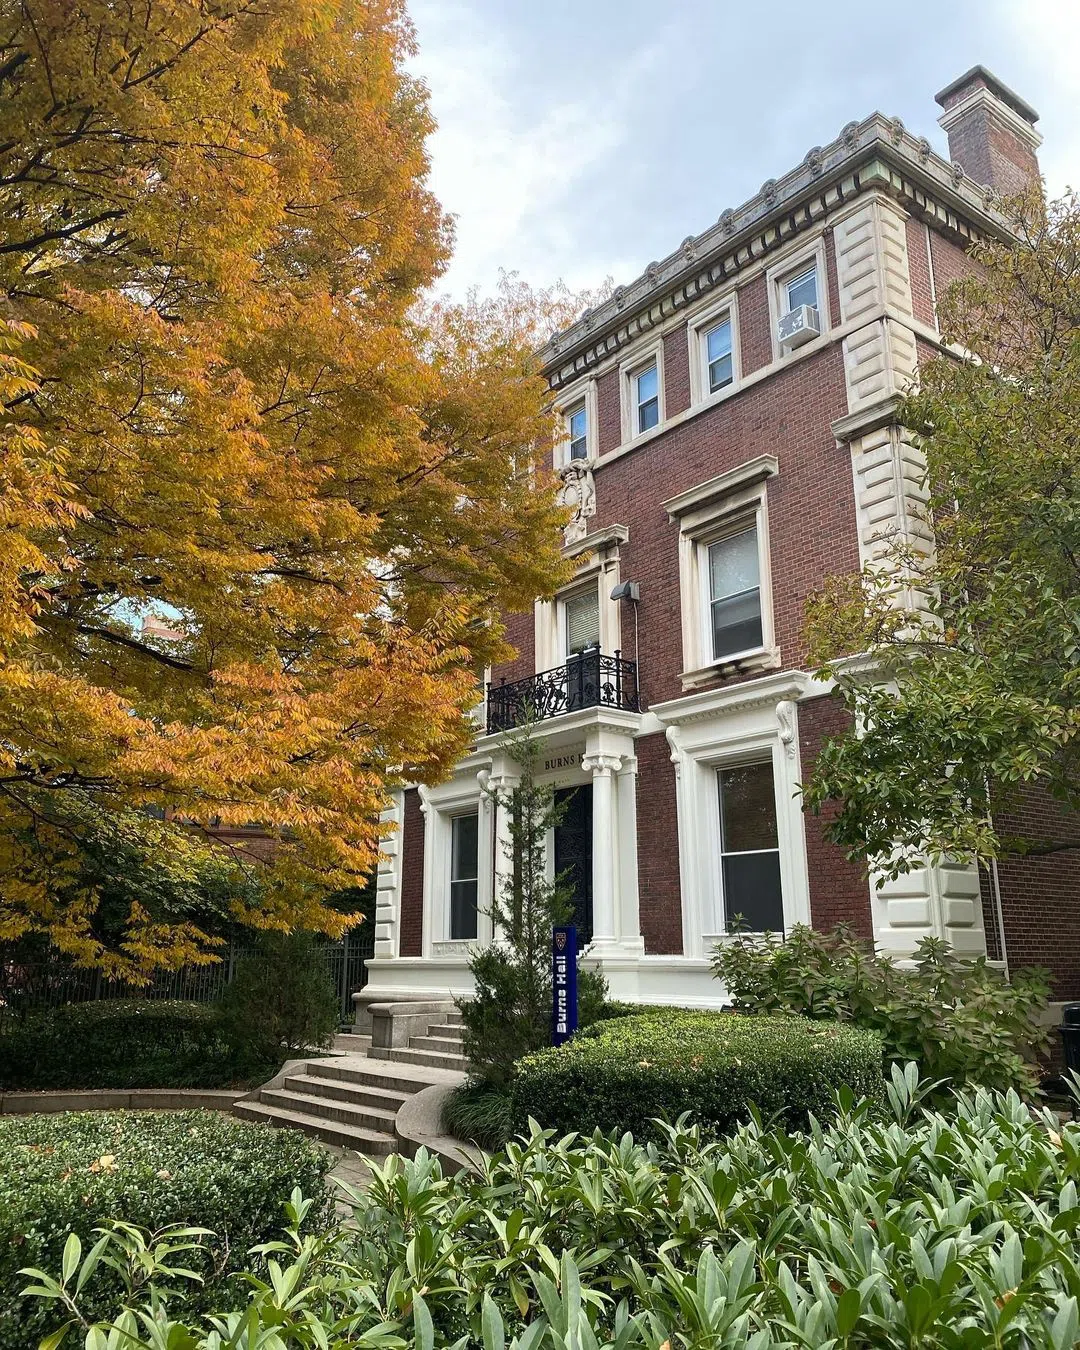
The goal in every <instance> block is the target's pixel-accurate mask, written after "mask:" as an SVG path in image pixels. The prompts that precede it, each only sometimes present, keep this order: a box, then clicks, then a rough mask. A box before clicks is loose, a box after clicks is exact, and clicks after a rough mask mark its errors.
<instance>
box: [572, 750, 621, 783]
mask: <svg viewBox="0 0 1080 1350" xmlns="http://www.w3.org/2000/svg"><path fill="white" fill-rule="evenodd" d="M625 759H626V756H625V755H607V754H603V753H599V754H595V755H585V756H583V757H582V760H581V767H582V769H583V770H584V771H585V773H591V774H592V775H593V777H594V778H595V777H597V776H598V775H600V774H612V773H618V772H619V770H620V768H621V767H622V765H623V761H624V760H625Z"/></svg>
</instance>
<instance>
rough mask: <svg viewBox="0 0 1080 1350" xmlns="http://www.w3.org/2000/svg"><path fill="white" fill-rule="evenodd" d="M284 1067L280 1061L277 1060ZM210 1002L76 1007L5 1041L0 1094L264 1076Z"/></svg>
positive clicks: (14, 1030)
mask: <svg viewBox="0 0 1080 1350" xmlns="http://www.w3.org/2000/svg"><path fill="white" fill-rule="evenodd" d="M278 1062H280V1059H279V1061H278ZM272 1067H273V1066H272V1065H267V1064H265V1063H263V1064H255V1063H253V1062H252V1061H251V1059H250V1057H249V1056H247V1054H246V1052H244V1051H242V1050H241V1049H240V1048H238V1047H237V1046H236V1045H235V1044H234V1043H233V1042H232V1040H231V1039H230V1037H229V1036H228V1034H227V1032H226V1029H225V1027H224V1026H223V1023H222V1020H221V1017H220V1014H219V1012H218V1009H217V1008H216V1007H214V1006H213V1005H212V1004H202V1003H181V1002H174V1001H171V1000H166V999H161V1000H154V999H115V1000H107V1001H105V1002H101V1003H71V1004H67V1005H66V1006H64V1007H61V1008H55V1009H53V1010H52V1011H50V1012H47V1013H43V1014H39V1015H37V1016H34V1017H30V1018H28V1019H27V1020H26V1021H25V1022H13V1023H8V1024H7V1025H5V1028H4V1031H3V1034H2V1035H0V1090H3V1091H5V1092H13V1091H19V1090H23V1089H32V1088H37V1089H47V1088H53V1089H66V1088H71V1089H80V1088H118V1089H123V1088H150V1087H177V1088H180V1087H220V1086H222V1085H224V1084H228V1083H234V1082H237V1081H242V1080H243V1079H244V1078H245V1077H256V1078H258V1077H259V1076H260V1074H261V1075H262V1076H265V1074H266V1072H267V1070H268V1069H269V1068H272Z"/></svg>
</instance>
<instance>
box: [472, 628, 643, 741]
mask: <svg viewBox="0 0 1080 1350" xmlns="http://www.w3.org/2000/svg"><path fill="white" fill-rule="evenodd" d="M640 707H641V705H640V700H639V698H638V682H637V662H636V661H627V660H625V659H624V658H623V657H622V656H621V655H620V653H619V652H616V653H615V655H614V656H605V655H604V654H603V653H602V652H601V651H600V649H599V647H590V648H588V649H587V650H586V651H583V652H578V653H575V655H573V656H570V657H567V659H566V661H565V663H564V664H563V665H561V666H556V667H555V668H554V669H553V670H543V671H540V673H539V674H537V675H530V676H529V677H528V678H527V679H524V680H514V681H513V682H512V683H510V684H507V682H506V681H505V680H503V681H502V682H501V683H500V684H489V685H488V687H487V729H488V731H510V730H511V729H512V728H513V727H519V726H521V725H522V724H523V723H524V722H527V721H543V720H545V719H546V718H549V717H558V716H560V715H561V714H562V713H567V712H577V711H578V709H580V708H621V709H623V711H625V712H639V711H640Z"/></svg>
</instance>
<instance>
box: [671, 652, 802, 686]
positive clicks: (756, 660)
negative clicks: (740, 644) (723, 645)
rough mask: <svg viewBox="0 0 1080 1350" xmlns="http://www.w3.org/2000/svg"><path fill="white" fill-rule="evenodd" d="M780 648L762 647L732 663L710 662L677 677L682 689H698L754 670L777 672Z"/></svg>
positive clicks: (737, 658)
mask: <svg viewBox="0 0 1080 1350" xmlns="http://www.w3.org/2000/svg"><path fill="white" fill-rule="evenodd" d="M779 669H780V648H779V647H763V648H762V649H761V651H758V652H749V653H747V655H746V656H739V657H736V658H735V660H734V661H712V662H710V663H709V665H707V666H700V667H698V669H696V670H684V671H683V672H682V674H681V675H680V676H679V679H680V680H681V681H682V687H683V689H686V690H689V689H698V688H700V687H701V686H702V685H703V684H713V683H714V682H715V681H716V680H723V679H728V678H729V677H730V676H732V675H746V674H748V673H749V672H751V671H755V670H779Z"/></svg>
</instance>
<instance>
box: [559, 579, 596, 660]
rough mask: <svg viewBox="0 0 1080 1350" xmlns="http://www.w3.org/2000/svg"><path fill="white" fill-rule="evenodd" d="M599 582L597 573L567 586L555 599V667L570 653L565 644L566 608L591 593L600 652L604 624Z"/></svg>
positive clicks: (566, 643) (567, 644) (567, 645)
mask: <svg viewBox="0 0 1080 1350" xmlns="http://www.w3.org/2000/svg"><path fill="white" fill-rule="evenodd" d="M599 580H600V579H599V573H597V574H596V575H594V576H593V577H591V578H587V579H586V580H585V581H583V582H579V583H577V584H576V585H573V586H567V587H566V589H565V590H561V591H560V592H559V593H558V595H557V596H556V597H555V610H556V614H557V616H558V625H559V645H558V648H557V650H558V653H559V656H558V660H557V661H556V664H557V665H562V663H563V662H564V661H567V660H569V658H570V652H569V650H568V648H569V643H568V642H567V630H566V606H567V604H568V603H569V602H570V601H571V600H576V599H577V597H578V596H579V595H588V594H589V593H590V592H591V593H592V594H594V595H595V596H596V629H597V640H598V641H599V642H600V645H601V650H603V629H604V622H603V618H602V617H601V616H602V613H603V608H604V606H603V602H602V600H601V598H600V590H599Z"/></svg>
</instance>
